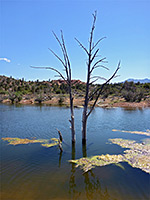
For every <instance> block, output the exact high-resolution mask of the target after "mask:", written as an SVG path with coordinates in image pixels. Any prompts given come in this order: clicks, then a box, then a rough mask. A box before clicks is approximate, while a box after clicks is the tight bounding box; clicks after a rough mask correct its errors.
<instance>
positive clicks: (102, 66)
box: [94, 65, 109, 70]
mask: <svg viewBox="0 0 150 200" xmlns="http://www.w3.org/2000/svg"><path fill="white" fill-rule="evenodd" d="M99 67H101V68H104V69H106V70H109V68H108V67H105V66H104V65H97V66H95V67H94V69H96V68H99Z"/></svg>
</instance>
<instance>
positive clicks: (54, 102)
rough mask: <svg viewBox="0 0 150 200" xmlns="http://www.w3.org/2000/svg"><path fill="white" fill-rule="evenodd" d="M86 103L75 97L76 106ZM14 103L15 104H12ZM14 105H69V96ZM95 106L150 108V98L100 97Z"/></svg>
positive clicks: (7, 101) (26, 101)
mask: <svg viewBox="0 0 150 200" xmlns="http://www.w3.org/2000/svg"><path fill="white" fill-rule="evenodd" d="M83 103H84V99H83V98H75V99H74V108H82V107H83ZM92 103H93V101H91V102H89V107H91V106H92ZM1 104H6V105H11V104H12V103H11V101H10V100H9V99H5V100H3V101H1ZM12 105H13V104H12ZM14 105H41V106H42V105H43V106H44V105H47V106H64V107H69V98H64V99H63V102H61V103H60V102H59V101H58V97H55V98H53V99H52V100H48V101H42V102H41V103H38V102H36V101H35V100H34V99H28V100H26V99H23V100H21V101H20V102H18V103H14ZM95 107H101V108H116V107H120V108H131V109H132V108H133V109H136V108H139V109H140V108H141V109H142V108H150V100H143V101H141V102H126V101H123V100H122V99H117V100H115V101H114V100H111V99H106V100H105V101H104V100H102V99H99V101H98V103H97V104H96V106H95Z"/></svg>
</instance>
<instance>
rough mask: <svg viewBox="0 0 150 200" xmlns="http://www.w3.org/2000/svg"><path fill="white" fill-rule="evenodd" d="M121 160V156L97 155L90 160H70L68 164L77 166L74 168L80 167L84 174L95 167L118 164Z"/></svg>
mask: <svg viewBox="0 0 150 200" xmlns="http://www.w3.org/2000/svg"><path fill="white" fill-rule="evenodd" d="M122 160H123V156H122V155H109V154H106V155H100V156H99V155H97V156H92V157H90V158H80V159H78V160H70V161H69V162H72V163H75V164H77V165H76V167H78V166H80V167H81V169H83V171H84V172H87V171H89V170H91V169H92V168H95V167H96V166H105V165H109V164H113V163H118V162H121V161H122Z"/></svg>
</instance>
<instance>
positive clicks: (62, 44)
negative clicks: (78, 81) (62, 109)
mask: <svg viewBox="0 0 150 200" xmlns="http://www.w3.org/2000/svg"><path fill="white" fill-rule="evenodd" d="M53 34H54V36H55V38H56V40H57V42H58V43H59V46H60V48H61V50H62V54H63V59H61V58H60V57H59V56H58V55H57V54H56V53H55V52H54V51H53V50H51V49H49V50H50V51H51V53H52V54H53V55H54V56H55V57H56V58H57V59H58V60H59V61H60V62H61V64H62V65H63V67H64V71H65V74H66V77H65V76H64V75H63V74H62V73H61V72H60V71H59V70H57V69H55V68H53V67H33V66H31V67H32V68H41V69H43V68H44V69H50V70H53V71H55V72H56V73H57V74H58V76H59V77H60V78H62V79H63V80H64V81H65V83H66V84H67V85H68V90H69V96H70V112H71V119H70V120H69V122H70V123H71V132H72V143H75V141H76V140H75V139H76V138H75V125H74V108H73V96H72V87H71V64H70V61H69V57H68V53H67V50H66V45H65V41H64V36H63V32H62V31H61V40H60V39H59V38H58V37H57V35H56V34H55V33H54V32H53Z"/></svg>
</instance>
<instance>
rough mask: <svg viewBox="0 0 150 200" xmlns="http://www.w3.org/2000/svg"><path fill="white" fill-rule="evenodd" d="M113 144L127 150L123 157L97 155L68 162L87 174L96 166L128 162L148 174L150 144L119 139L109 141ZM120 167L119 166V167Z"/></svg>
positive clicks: (149, 171)
mask: <svg viewBox="0 0 150 200" xmlns="http://www.w3.org/2000/svg"><path fill="white" fill-rule="evenodd" d="M110 141H111V142H112V143H113V144H117V145H119V146H121V147H122V148H129V149H127V150H125V151H124V154H123V155H121V154H120V155H109V154H106V155H97V156H93V157H90V158H88V157H86V158H80V159H77V160H70V161H69V162H71V163H75V164H76V167H79V166H80V168H81V169H82V170H83V171H84V172H88V171H89V170H91V169H92V168H95V167H96V166H105V165H110V164H116V163H119V162H128V164H130V165H131V166H132V167H135V168H139V169H141V170H143V171H145V172H147V173H150V144H149V142H147V143H137V142H136V141H134V140H124V139H121V138H116V139H110ZM119 167H120V166H119ZM122 169H123V168H122Z"/></svg>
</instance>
